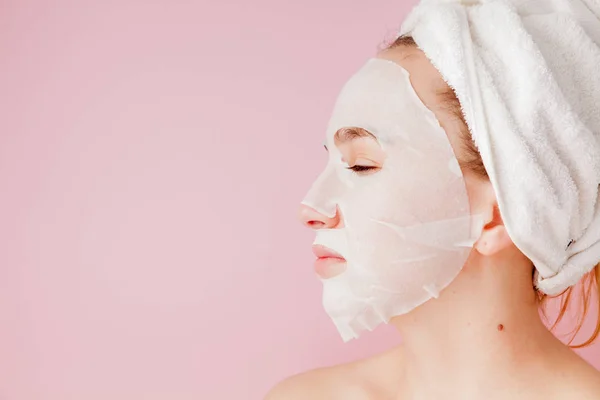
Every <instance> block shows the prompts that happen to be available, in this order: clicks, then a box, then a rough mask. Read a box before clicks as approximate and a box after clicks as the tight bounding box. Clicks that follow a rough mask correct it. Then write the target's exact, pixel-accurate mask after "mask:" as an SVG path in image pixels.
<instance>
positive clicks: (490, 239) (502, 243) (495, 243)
mask: <svg viewBox="0 0 600 400" xmlns="http://www.w3.org/2000/svg"><path fill="white" fill-rule="evenodd" d="M511 244H512V239H511V238H510V236H508V232H507V231H506V227H505V226H504V225H496V226H493V227H487V226H486V227H485V228H484V229H483V232H482V233H481V237H480V238H479V240H478V241H477V242H475V249H476V250H477V251H478V252H479V253H480V254H482V255H484V256H491V255H494V254H496V253H498V252H499V251H502V250H504V249H506V248H507V247H509V246H510V245H511Z"/></svg>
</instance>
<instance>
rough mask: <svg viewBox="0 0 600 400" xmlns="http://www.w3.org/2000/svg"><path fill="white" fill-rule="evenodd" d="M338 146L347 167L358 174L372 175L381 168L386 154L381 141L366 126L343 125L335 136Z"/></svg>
mask: <svg viewBox="0 0 600 400" xmlns="http://www.w3.org/2000/svg"><path fill="white" fill-rule="evenodd" d="M333 141H334V143H335V145H336V147H337V148H338V149H339V151H340V153H342V161H343V162H345V163H346V164H348V167H346V169H349V170H351V171H353V172H354V173H355V174H357V175H370V174H373V173H375V172H377V171H379V170H380V169H381V167H382V166H383V161H384V159H385V154H384V152H383V149H382V148H381V146H380V144H379V141H378V140H377V138H376V137H375V135H373V134H372V133H371V132H369V131H367V130H366V129H364V128H360V127H356V126H351V127H343V128H340V129H338V130H337V131H336V133H335V135H334V136H333Z"/></svg>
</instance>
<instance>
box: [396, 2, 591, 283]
mask: <svg viewBox="0 0 600 400" xmlns="http://www.w3.org/2000/svg"><path fill="white" fill-rule="evenodd" d="M399 33H400V35H404V34H410V35H411V36H412V37H413V39H414V40H415V42H416V43H417V45H418V46H419V47H420V48H421V49H422V50H423V52H424V53H425V55H426V56H427V57H428V59H429V60H430V61H431V63H432V64H433V65H434V66H435V67H436V68H437V69H438V70H439V72H440V73H441V75H442V77H443V78H444V80H445V81H446V82H447V83H448V85H449V86H450V87H452V88H453V89H454V91H455V92H456V95H457V97H458V99H459V101H460V103H461V106H462V110H463V114H464V117H465V120H466V122H467V125H468V126H469V130H470V132H471V135H472V137H473V140H474V142H475V145H476V146H477V148H478V150H479V152H480V154H481V158H482V160H483V163H484V165H485V167H486V170H487V173H488V175H489V178H490V182H491V184H492V186H493V188H494V191H495V193H496V197H497V200H498V207H499V209H500V214H501V215H502V218H503V220H504V224H505V226H506V229H507V232H508V234H509V236H510V237H511V239H512V240H513V242H514V243H515V245H516V246H517V247H518V248H519V249H520V250H521V251H522V252H523V254H525V255H526V256H527V257H528V258H529V259H530V260H531V261H532V262H533V264H534V265H535V268H536V276H535V285H536V287H537V288H538V289H539V290H541V291H542V292H544V293H546V294H549V295H555V294H559V293H561V292H562V291H564V290H565V289H567V288H568V287H570V286H572V285H574V284H576V283H577V282H578V281H579V280H580V279H581V278H582V277H583V276H584V275H585V274H586V273H587V272H589V271H590V270H591V269H592V268H594V266H595V265H596V264H597V263H598V262H600V197H599V194H600V0H552V1H550V0H480V1H476V0H470V1H469V0H463V1H460V0H422V1H421V2H420V3H419V4H418V5H417V6H416V7H415V8H414V9H413V10H412V11H411V12H410V14H409V15H408V16H407V18H406V19H405V21H404V23H403V24H402V27H401V28H400V32H399Z"/></svg>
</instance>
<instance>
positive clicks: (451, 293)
mask: <svg viewBox="0 0 600 400" xmlns="http://www.w3.org/2000/svg"><path fill="white" fill-rule="evenodd" d="M392 323H393V324H394V325H395V326H396V327H397V329H398V330H399V331H400V333H401V335H402V339H403V346H402V348H401V354H402V358H403V362H402V365H403V368H402V370H403V374H404V377H403V379H402V381H403V385H402V386H403V389H402V391H403V393H405V394H404V398H452V396H453V395H454V396H456V397H457V398H461V399H467V398H490V393H494V390H495V389H494V388H497V389H498V390H500V388H503V387H504V388H506V387H509V386H510V387H514V386H515V384H517V382H516V381H517V380H519V379H522V380H523V379H527V378H528V376H529V375H530V374H531V373H534V372H535V373H539V371H540V368H543V366H544V365H545V363H547V362H548V360H549V358H551V357H554V356H555V355H556V352H560V351H564V349H565V348H564V346H563V345H562V344H561V343H560V341H558V340H557V339H556V338H555V337H554V336H553V335H552V334H551V333H550V332H549V331H548V330H547V329H546V327H545V326H544V324H543V323H542V321H541V319H540V315H539V311H538V304H537V301H536V295H535V292H534V291H533V288H532V281H531V266H530V264H529V262H528V261H527V260H526V259H523V258H519V256H518V254H516V253H515V254H513V255H511V254H500V255H499V256H498V257H481V256H480V255H478V254H477V253H475V252H474V253H473V254H472V256H471V257H470V258H469V261H468V262H467V264H466V265H465V268H464V270H463V271H462V272H461V273H460V274H459V276H458V277H457V278H456V279H455V280H454V281H453V282H452V284H451V285H450V286H449V287H448V288H446V290H444V291H443V292H442V293H441V295H440V297H439V298H438V299H432V300H430V301H428V302H427V303H425V304H423V305H422V306H420V307H418V308H417V309H415V310H413V312H411V313H409V314H406V315H403V316H399V317H395V318H394V319H393V320H392Z"/></svg>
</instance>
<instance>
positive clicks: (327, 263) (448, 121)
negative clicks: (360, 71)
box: [299, 47, 476, 279]
mask: <svg viewBox="0 0 600 400" xmlns="http://www.w3.org/2000/svg"><path fill="white" fill-rule="evenodd" d="M377 58H378V59H382V60H387V61H392V62H394V63H396V64H398V65H399V66H401V67H402V68H404V69H405V70H406V71H408V73H409V74H410V83H411V84H412V88H413V89H414V92H415V93H416V94H417V95H418V97H419V99H420V101H421V102H422V104H424V105H425V106H426V107H427V108H428V109H429V110H431V111H432V112H433V114H434V115H435V117H436V119H437V122H438V123H439V125H440V126H441V127H443V128H444V131H445V132H446V134H447V139H448V141H449V142H450V144H451V146H452V149H453V151H454V153H455V154H456V155H457V156H460V154H459V153H457V152H460V151H461V146H460V140H461V138H460V136H459V135H458V134H457V132H458V130H459V129H460V125H459V123H458V121H457V120H456V117H455V116H454V115H453V114H452V113H449V112H447V111H446V110H444V109H443V108H441V107H440V106H441V104H440V101H439V99H438V98H437V96H436V91H438V92H439V91H441V90H442V89H444V88H445V87H446V86H447V84H446V83H445V82H444V80H443V78H442V77H441V75H440V74H439V72H438V71H437V69H435V67H434V66H433V65H432V64H431V63H430V62H429V60H428V59H427V57H426V56H425V54H424V53H423V52H422V51H421V50H419V49H414V48H408V47H396V48H393V49H387V50H384V51H382V52H381V53H379V54H378V56H377ZM331 145H333V146H334V148H333V149H332V148H331ZM325 149H326V150H327V151H328V152H329V153H330V156H331V153H332V151H333V152H334V154H336V155H335V156H337V157H339V158H340V159H341V161H342V162H343V163H344V164H345V165H344V167H345V168H347V169H348V170H350V171H352V173H353V175H354V178H353V179H355V180H356V181H357V182H360V183H362V182H364V181H367V182H368V181H369V180H373V178H374V175H376V174H379V173H380V172H381V170H382V168H383V166H384V165H385V164H386V151H385V150H384V149H383V148H382V146H381V143H380V141H379V139H378V138H377V136H376V135H374V134H372V133H371V132H369V131H368V130H367V129H362V128H360V127H359V128H358V129H356V127H351V126H347V127H344V128H342V129H340V130H339V131H337V132H336V134H335V135H334V136H333V141H332V144H330V145H329V146H328V145H327V144H326V145H325ZM387 162H388V163H389V162H390V161H389V159H388V160H387ZM421 172H422V175H421V177H423V176H425V177H426V176H427V173H426V172H427V171H425V168H424V170H423V171H421ZM461 172H462V175H463V178H464V181H465V182H466V183H467V189H468V190H469V197H472V195H473V196H475V197H476V194H475V193H472V192H473V191H476V188H475V186H476V182H475V177H474V176H473V174H472V173H470V172H469V171H464V170H463V171H461ZM357 178H360V179H357ZM362 178H366V179H362ZM418 178H420V177H419V176H417V181H416V182H415V185H418ZM355 188H356V190H360V188H359V187H356V185H355ZM382 189H383V190H384V191H385V190H390V186H388V187H383V188H382ZM400 189H401V188H400ZM405 189H407V190H410V189H411V188H405ZM373 194H374V193H373V191H372V188H371V193H370V195H371V196H370V197H374V196H373ZM384 194H385V193H381V194H380V195H382V196H380V198H382V199H386V198H388V199H389V198H390V196H385V195H384ZM430 195H434V194H433V193H430ZM331 197H332V198H333V197H335V196H334V195H333V194H332V196H331ZM370 206H371V207H375V206H377V207H379V208H381V207H382V204H377V205H370ZM390 206H391V207H397V208H400V207H401V203H396V204H390ZM335 208H336V212H335V213H333V214H331V213H329V215H328V213H327V212H325V211H324V210H317V209H315V208H314V207H310V206H309V205H306V204H301V205H300V210H299V218H300V221H301V222H302V223H303V224H304V225H305V226H307V227H308V228H311V229H314V230H320V229H341V228H344V226H345V221H344V215H342V213H341V212H340V209H339V207H337V205H335ZM313 250H314V252H315V255H316V256H317V257H318V259H317V261H316V263H315V272H316V273H317V274H318V275H319V276H320V277H321V278H325V279H326V278H332V277H334V276H337V275H339V274H341V273H342V272H344V271H345V269H346V260H345V259H344V258H341V257H338V256H340V255H339V254H337V253H336V252H333V251H331V249H327V248H324V247H323V246H320V245H316V246H313Z"/></svg>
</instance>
